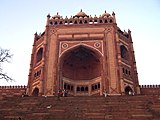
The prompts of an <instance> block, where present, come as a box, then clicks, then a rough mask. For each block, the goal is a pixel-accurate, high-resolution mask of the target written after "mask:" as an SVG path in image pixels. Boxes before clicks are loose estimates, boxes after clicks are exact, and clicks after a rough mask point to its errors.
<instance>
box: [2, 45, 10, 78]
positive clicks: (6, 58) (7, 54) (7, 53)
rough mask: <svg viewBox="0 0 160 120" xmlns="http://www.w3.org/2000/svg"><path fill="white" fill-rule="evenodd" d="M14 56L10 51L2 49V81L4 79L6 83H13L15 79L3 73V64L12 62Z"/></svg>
mask: <svg viewBox="0 0 160 120" xmlns="http://www.w3.org/2000/svg"><path fill="white" fill-rule="evenodd" d="M12 56H13V54H11V53H10V50H8V49H2V48H1V47H0V79H4V80H6V81H12V80H13V79H12V78H11V77H9V76H8V75H7V73H4V72H3V68H2V63H5V62H8V63H9V62H10V59H11V58H12Z"/></svg>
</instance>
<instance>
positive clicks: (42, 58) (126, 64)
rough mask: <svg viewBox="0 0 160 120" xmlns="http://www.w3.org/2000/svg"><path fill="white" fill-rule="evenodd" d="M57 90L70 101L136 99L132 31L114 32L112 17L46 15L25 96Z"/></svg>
mask: <svg viewBox="0 0 160 120" xmlns="http://www.w3.org/2000/svg"><path fill="white" fill-rule="evenodd" d="M59 89H66V90H68V92H69V95H72V96H93V95H102V94H103V92H104V91H107V92H108V93H109V94H110V95H123V94H128V92H129V91H132V92H134V93H135V94H139V83H138V77H137V69H136V62H135V56H134V50H133V42H132V37H131V31H130V30H128V32H125V31H124V32H123V31H121V30H120V29H119V28H118V27H117V24H116V18H115V13H114V12H113V13H112V15H111V14H109V13H107V12H106V11H105V13H104V14H102V15H100V16H99V17H96V16H94V17H92V16H88V15H87V14H86V13H84V12H83V11H82V10H81V11H80V12H79V13H77V14H76V15H75V16H73V17H70V18H68V17H66V18H63V17H61V16H60V15H59V14H58V13H57V15H55V16H53V17H51V16H50V15H48V16H47V24H46V29H45V31H44V32H43V33H42V34H37V33H35V37H34V43H33V49H32V54H31V63H30V70H29V77H28V89H27V94H29V95H35V96H41V95H53V94H55V93H57V91H58V90H59Z"/></svg>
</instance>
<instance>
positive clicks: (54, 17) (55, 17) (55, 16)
mask: <svg viewBox="0 0 160 120" xmlns="http://www.w3.org/2000/svg"><path fill="white" fill-rule="evenodd" d="M60 17H61V16H60V15H59V14H58V12H57V14H56V15H54V16H53V17H52V18H53V19H60Z"/></svg>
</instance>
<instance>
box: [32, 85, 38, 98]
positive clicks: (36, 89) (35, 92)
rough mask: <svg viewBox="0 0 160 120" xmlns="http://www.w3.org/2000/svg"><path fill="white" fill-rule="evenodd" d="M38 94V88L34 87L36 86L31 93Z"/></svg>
mask: <svg viewBox="0 0 160 120" xmlns="http://www.w3.org/2000/svg"><path fill="white" fill-rule="evenodd" d="M38 94H39V89H38V88H37V87H36V88H35V89H34V90H33V92H32V95H33V96H38Z"/></svg>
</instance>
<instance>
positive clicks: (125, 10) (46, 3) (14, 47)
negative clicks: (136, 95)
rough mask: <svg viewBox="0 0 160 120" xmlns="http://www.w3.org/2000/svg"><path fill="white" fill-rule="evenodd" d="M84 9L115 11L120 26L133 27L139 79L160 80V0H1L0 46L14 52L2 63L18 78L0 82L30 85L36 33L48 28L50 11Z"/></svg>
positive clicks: (69, 12) (63, 12)
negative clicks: (29, 76) (47, 20)
mask: <svg viewBox="0 0 160 120" xmlns="http://www.w3.org/2000/svg"><path fill="white" fill-rule="evenodd" d="M81 9H82V10H83V12H85V13H86V14H88V15H92V16H95V14H96V15H97V16H99V15H101V14H103V13H104V11H105V10H106V11H107V12H108V13H110V14H111V13H112V11H114V12H115V14H116V19H117V25H118V26H119V27H120V28H121V30H126V31H128V29H130V30H131V31H132V39H133V45H134V50H135V58H136V62H137V70H138V76H139V83H140V84H141V85H142V84H143V85H144V84H160V77H159V74H160V70H159V69H160V53H159V52H160V22H159V21H160V1H159V0H132V1H131V0H98V1H97V0H79V1H78V0H34V1H33V0H1V2H0V47H2V48H4V49H10V51H11V53H13V54H14V56H13V58H12V60H11V63H7V64H3V66H2V67H3V71H4V72H6V73H7V74H8V75H9V76H11V77H12V78H14V79H15V82H6V81H5V80H0V85H27V82H28V73H29V65H30V58H31V51H32V44H33V39H34V33H35V32H38V33H40V32H43V31H44V30H45V25H46V19H47V17H46V16H47V14H48V13H50V15H51V16H54V15H55V14H56V13H57V12H59V14H60V15H61V16H63V18H65V16H68V17H70V16H71V15H72V16H73V15H75V14H77V13H78V12H79V11H80V10H81Z"/></svg>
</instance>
